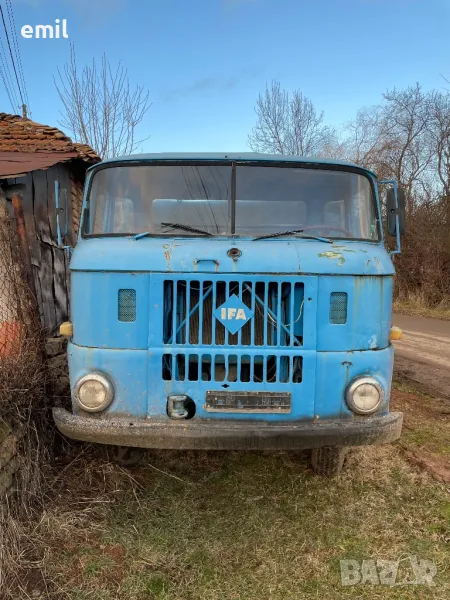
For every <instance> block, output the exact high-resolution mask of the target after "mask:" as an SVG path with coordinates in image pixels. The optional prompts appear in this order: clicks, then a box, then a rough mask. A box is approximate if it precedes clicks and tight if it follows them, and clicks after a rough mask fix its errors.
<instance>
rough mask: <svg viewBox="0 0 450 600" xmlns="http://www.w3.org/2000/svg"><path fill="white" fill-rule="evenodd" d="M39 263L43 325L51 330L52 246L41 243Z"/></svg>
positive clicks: (54, 317)
mask: <svg viewBox="0 0 450 600" xmlns="http://www.w3.org/2000/svg"><path fill="white" fill-rule="evenodd" d="M41 257H42V260H41V264H40V265H39V281H40V284H41V296H42V311H43V317H44V318H43V326H44V329H45V330H46V331H51V330H53V329H54V328H55V327H56V325H57V322H56V311H55V297H54V294H53V254H52V247H51V246H49V245H47V244H44V243H41Z"/></svg>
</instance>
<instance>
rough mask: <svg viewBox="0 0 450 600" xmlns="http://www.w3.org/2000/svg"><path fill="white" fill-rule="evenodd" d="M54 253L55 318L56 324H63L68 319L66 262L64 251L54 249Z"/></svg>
mask: <svg viewBox="0 0 450 600" xmlns="http://www.w3.org/2000/svg"><path fill="white" fill-rule="evenodd" d="M52 251H53V283H54V296H55V318H56V323H57V324H59V323H62V322H63V321H67V319H68V294H67V284H66V278H67V273H66V260H65V256H64V254H65V253H64V250H62V249H61V248H52Z"/></svg>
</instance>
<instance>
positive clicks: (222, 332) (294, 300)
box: [163, 279, 304, 347]
mask: <svg viewBox="0 0 450 600" xmlns="http://www.w3.org/2000/svg"><path fill="white" fill-rule="evenodd" d="M163 294H164V322H163V343H164V344H168V345H186V346H196V345H206V346H208V345H211V346H237V347H241V346H249V347H258V346H260V347H267V346H278V347H280V346H282V347H283V346H285V347H286V346H291V347H292V346H301V345H302V344H303V320H304V319H303V317H304V315H303V313H304V284H303V283H298V282H295V283H294V282H292V281H285V282H280V281H278V280H277V281H222V280H218V281H210V280H207V281H200V280H192V281H189V280H185V279H181V280H166V281H164V290H163ZM233 295H235V296H237V297H238V298H239V300H240V301H241V302H242V303H243V304H244V305H245V306H246V307H248V308H249V309H250V311H251V312H252V313H253V317H252V318H251V319H249V320H248V321H247V322H246V323H245V324H244V325H243V326H242V327H241V329H240V330H239V331H238V332H237V333H234V334H231V333H230V332H229V331H228V330H227V329H226V328H225V326H224V325H223V324H222V323H221V322H220V321H219V320H218V319H217V318H216V317H215V315H214V312H215V311H216V310H217V309H218V308H219V307H220V306H222V305H223V304H224V303H225V302H226V301H227V300H228V298H230V297H231V296H233Z"/></svg>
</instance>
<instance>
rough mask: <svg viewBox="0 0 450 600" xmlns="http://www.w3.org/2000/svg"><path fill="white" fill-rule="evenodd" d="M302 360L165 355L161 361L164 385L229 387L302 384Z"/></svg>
mask: <svg viewBox="0 0 450 600" xmlns="http://www.w3.org/2000/svg"><path fill="white" fill-rule="evenodd" d="M302 366H303V360H302V357H301V356H296V355H279V354H276V355H275V354H274V355H268V356H266V355H258V354H241V353H239V354H215V355H211V354H196V353H191V352H186V353H178V354H176V353H174V354H169V353H166V354H164V355H163V357H162V365H161V367H162V378H163V380H165V381H211V382H214V383H221V384H222V387H224V388H227V387H229V384H230V383H234V382H244V383H246V382H248V383H256V384H258V383H301V381H302Z"/></svg>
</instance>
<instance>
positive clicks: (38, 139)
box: [0, 113, 100, 163]
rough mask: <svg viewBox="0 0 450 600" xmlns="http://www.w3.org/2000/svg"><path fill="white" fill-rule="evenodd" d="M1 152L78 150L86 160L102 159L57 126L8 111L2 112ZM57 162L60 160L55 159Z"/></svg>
mask: <svg viewBox="0 0 450 600" xmlns="http://www.w3.org/2000/svg"><path fill="white" fill-rule="evenodd" d="M0 152H25V153H26V152H30V153H37V152H45V153H49V152H55V153H58V152H61V153H62V152H64V153H68V152H76V153H77V154H78V157H79V158H80V159H82V160H84V161H86V162H89V163H96V162H99V161H100V157H99V156H98V155H97V154H96V153H95V152H94V150H93V149H92V148H91V147H90V146H88V145H87V144H77V143H74V142H72V140H71V139H70V138H69V137H67V136H66V135H65V134H64V133H63V132H62V131H60V130H59V129H56V127H49V126H48V125H42V124H40V123H35V122H34V121H31V120H30V119H23V118H22V117H20V116H19V115H9V114H7V113H0ZM55 158H56V157H55ZM63 160H64V159H63ZM65 160H67V158H66V159H65ZM56 162H58V161H57V160H55V163H56Z"/></svg>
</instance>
